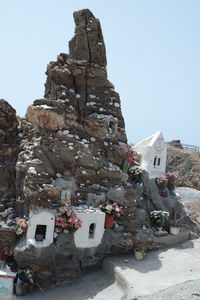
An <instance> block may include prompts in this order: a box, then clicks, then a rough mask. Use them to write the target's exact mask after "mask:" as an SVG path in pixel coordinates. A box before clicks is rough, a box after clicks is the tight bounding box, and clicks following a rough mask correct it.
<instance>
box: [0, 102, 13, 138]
mask: <svg viewBox="0 0 200 300" xmlns="http://www.w3.org/2000/svg"><path fill="white" fill-rule="evenodd" d="M16 126H17V118H16V111H15V109H14V108H13V107H12V106H11V105H10V104H9V103H8V102H7V101H6V100H4V99H0V128H1V130H2V129H3V130H5V129H8V128H9V133H10V132H12V131H13V130H12V129H13V128H16Z"/></svg>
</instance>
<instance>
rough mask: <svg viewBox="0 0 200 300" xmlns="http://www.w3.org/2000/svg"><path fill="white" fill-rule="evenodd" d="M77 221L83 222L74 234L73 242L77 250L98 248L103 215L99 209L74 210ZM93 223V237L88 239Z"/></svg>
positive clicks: (103, 220)
mask: <svg viewBox="0 0 200 300" xmlns="http://www.w3.org/2000/svg"><path fill="white" fill-rule="evenodd" d="M74 212H75V214H76V216H77V218H78V219H79V220H81V221H82V222H83V224H82V227H81V228H80V229H78V230H77V231H76V232H75V233H74V241H75V245H76V247H77V248H91V247H98V246H99V245H100V244H101V241H102V238H103V235H104V222H105V213H104V212H102V211H100V210H99V209H96V210H94V209H80V208H76V209H74ZM92 223H94V224H95V229H94V236H93V237H89V228H90V225H91V224H92Z"/></svg>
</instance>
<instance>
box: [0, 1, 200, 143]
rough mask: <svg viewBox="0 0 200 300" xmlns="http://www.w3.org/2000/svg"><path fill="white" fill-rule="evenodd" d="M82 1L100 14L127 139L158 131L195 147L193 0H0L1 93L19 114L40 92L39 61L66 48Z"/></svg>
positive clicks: (196, 21) (199, 93)
mask: <svg viewBox="0 0 200 300" xmlns="http://www.w3.org/2000/svg"><path fill="white" fill-rule="evenodd" d="M83 8H89V9H90V10H91V11H92V12H93V14H94V15H95V16H96V17H97V18H99V20H100V21H101V25H102V30H103V35H104V41H105V44H106V51H107V61H108V66H107V70H108V78H109V80H110V81H111V82H112V83H113V84H114V85H115V89H116V91H117V92H118V93H119V94H120V98H121V106H122V113H123V116H124V119H125V124H126V132H127V137H128V141H129V143H136V142H138V141H140V140H141V139H143V138H145V137H147V136H149V135H151V134H153V133H154V132H155V131H157V130H162V132H163V134H164V137H165V140H166V141H170V140H173V139H180V140H181V141H182V143H187V144H192V145H198V146H200V135H199V129H200V128H199V127H200V126H199V114H200V101H199V99H200V17H199V15H200V1H199V0H124V1H121V0H100V1H98V0H86V1H84V0H42V1H41V0H29V1H27V0H18V1H16V0H6V1H3V0H0V41H1V43H0V98H3V99H5V100H7V101H8V102H9V103H10V104H11V105H12V106H13V107H14V108H15V109H16V111H17V114H18V115H20V116H24V115H25V113H26V109H27V107H28V105H30V104H31V103H32V102H33V101H34V100H35V99H39V98H43V96H44V83H45V81H46V75H45V71H46V66H47V64H48V63H49V62H50V61H53V60H56V57H57V55H58V54H59V53H61V52H65V53H68V41H69V40H70V39H71V38H72V37H73V34H74V21H73V12H74V11H76V10H79V9H83Z"/></svg>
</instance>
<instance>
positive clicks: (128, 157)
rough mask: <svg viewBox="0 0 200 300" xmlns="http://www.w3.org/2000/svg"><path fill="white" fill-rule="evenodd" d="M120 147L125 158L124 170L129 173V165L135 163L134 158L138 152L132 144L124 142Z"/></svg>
mask: <svg viewBox="0 0 200 300" xmlns="http://www.w3.org/2000/svg"><path fill="white" fill-rule="evenodd" d="M120 149H121V154H122V157H123V158H124V163H123V172H124V173H127V172H128V169H129V167H131V166H132V165H133V162H134V158H135V156H136V155H137V152H136V151H135V150H133V149H132V148H131V146H129V145H127V144H124V143H122V144H121V145H120Z"/></svg>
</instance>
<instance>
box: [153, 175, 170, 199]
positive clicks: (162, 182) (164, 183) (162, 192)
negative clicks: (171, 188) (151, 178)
mask: <svg viewBox="0 0 200 300" xmlns="http://www.w3.org/2000/svg"><path fill="white" fill-rule="evenodd" d="M167 183H168V179H167V177H166V176H163V177H160V178H156V184H157V186H158V189H159V194H160V196H161V197H165V195H166V193H165V188H166V186H167Z"/></svg>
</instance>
